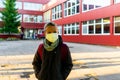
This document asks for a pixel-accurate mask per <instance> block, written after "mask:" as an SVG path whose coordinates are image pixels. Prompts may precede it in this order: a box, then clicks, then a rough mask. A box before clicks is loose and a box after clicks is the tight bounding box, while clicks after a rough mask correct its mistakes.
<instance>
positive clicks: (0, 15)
mask: <svg viewBox="0 0 120 80" xmlns="http://www.w3.org/2000/svg"><path fill="white" fill-rule="evenodd" d="M1 17H2V14H1V13H0V21H2V19H1Z"/></svg>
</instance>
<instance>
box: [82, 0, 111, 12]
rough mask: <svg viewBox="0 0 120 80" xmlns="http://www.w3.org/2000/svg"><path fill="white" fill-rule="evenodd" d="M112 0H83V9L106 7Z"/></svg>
mask: <svg viewBox="0 0 120 80" xmlns="http://www.w3.org/2000/svg"><path fill="white" fill-rule="evenodd" d="M110 3H111V0H99V2H98V0H82V7H83V9H82V11H83V12H85V11H89V10H93V9H96V8H100V7H105V6H108V5H110Z"/></svg>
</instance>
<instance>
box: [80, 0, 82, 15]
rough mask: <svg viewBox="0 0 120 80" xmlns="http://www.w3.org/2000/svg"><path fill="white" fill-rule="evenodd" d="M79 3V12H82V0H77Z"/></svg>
mask: <svg viewBox="0 0 120 80" xmlns="http://www.w3.org/2000/svg"><path fill="white" fill-rule="evenodd" d="M79 2H80V4H79V13H82V0H79Z"/></svg>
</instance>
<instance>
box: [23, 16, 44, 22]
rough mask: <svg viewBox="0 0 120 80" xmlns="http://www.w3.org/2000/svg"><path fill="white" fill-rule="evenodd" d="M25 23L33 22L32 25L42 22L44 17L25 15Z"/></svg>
mask: <svg viewBox="0 0 120 80" xmlns="http://www.w3.org/2000/svg"><path fill="white" fill-rule="evenodd" d="M23 21H24V22H31V23H37V22H42V16H36V15H23Z"/></svg>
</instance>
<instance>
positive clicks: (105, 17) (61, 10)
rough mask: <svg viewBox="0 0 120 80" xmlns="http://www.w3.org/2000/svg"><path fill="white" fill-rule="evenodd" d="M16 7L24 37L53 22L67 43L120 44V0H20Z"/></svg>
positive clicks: (39, 30)
mask: <svg viewBox="0 0 120 80" xmlns="http://www.w3.org/2000/svg"><path fill="white" fill-rule="evenodd" d="M0 7H4V6H1V2H0ZM16 7H18V8H19V10H18V12H19V13H20V14H21V28H22V30H23V32H24V35H25V36H24V37H25V38H31V37H32V35H33V34H35V33H37V34H41V33H42V32H43V26H44V24H45V23H46V22H49V21H53V22H55V23H56V24H57V25H58V30H59V34H60V35H61V36H62V37H63V40H64V41H66V42H76V43H87V44H99V45H112V46H120V10H119V9H120V0H17V6H16ZM0 10H1V9H0ZM1 22H2V21H1Z"/></svg>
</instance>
